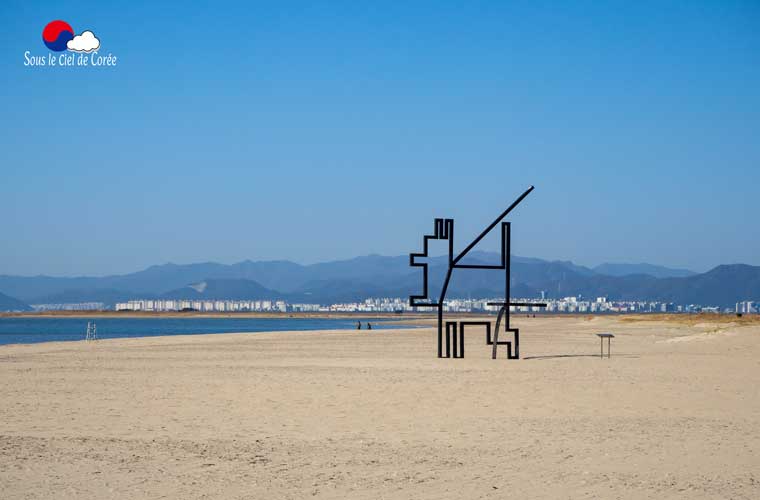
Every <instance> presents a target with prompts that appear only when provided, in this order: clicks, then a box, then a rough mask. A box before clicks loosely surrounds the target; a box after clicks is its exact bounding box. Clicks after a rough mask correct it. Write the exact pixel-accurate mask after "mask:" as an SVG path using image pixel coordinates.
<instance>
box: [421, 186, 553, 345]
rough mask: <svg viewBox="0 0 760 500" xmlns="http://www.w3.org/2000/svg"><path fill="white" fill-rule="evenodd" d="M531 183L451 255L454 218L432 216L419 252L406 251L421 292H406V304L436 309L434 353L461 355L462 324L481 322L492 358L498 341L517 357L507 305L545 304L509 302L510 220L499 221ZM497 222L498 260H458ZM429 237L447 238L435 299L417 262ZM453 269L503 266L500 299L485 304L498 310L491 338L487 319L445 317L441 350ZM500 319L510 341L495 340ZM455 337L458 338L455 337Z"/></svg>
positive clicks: (515, 335)
mask: <svg viewBox="0 0 760 500" xmlns="http://www.w3.org/2000/svg"><path fill="white" fill-rule="evenodd" d="M533 189H534V186H530V187H529V188H528V189H527V190H525V192H524V193H522V194H521V195H520V196H519V197H518V198H517V199H516V200H515V201H514V202H512V204H511V205H509V206H508V207H507V209H506V210H504V211H503V212H502V213H501V214H500V215H499V216H498V217H496V219H495V220H494V221H493V222H492V223H491V224H489V225H488V226H486V228H485V229H484V230H483V231H482V232H481V233H480V234H479V235H478V236H477V237H476V238H475V239H474V240H472V242H470V244H469V245H467V246H466V247H465V249H464V250H462V251H461V252H460V253H459V254H457V255H456V256H454V219H435V220H434V223H433V234H427V235H424V236H423V239H422V252H420V253H411V254H409V265H410V266H412V267H421V268H422V293H421V294H419V295H410V296H409V304H410V305H411V306H412V307H429V308H433V309H436V310H437V312H438V357H439V358H444V357H445V358H450V357H452V354H453V357H454V358H463V357H464V327H465V326H471V327H472V326H484V327H485V329H486V344H488V345H493V349H492V354H491V356H492V358H493V359H496V349H497V347H498V346H500V345H505V346H506V347H507V359H520V330H519V329H518V328H512V327H511V325H510V307H511V306H523V305H528V306H534V307H546V304H543V303H538V302H535V303H534V302H519V303H518V302H511V301H510V287H511V249H512V240H511V238H512V224H511V223H510V222H502V221H503V219H504V218H505V217H506V216H507V215H509V213H510V212H512V210H514V209H515V207H517V205H519V204H520V203H521V202H522V201H523V200H524V199H525V197H527V196H528V195H529V194H530V193H531V191H533ZM500 222H501V259H500V262H499V264H494V265H487V264H460V261H461V260H462V259H463V258H464V257H465V256H466V255H467V254H468V253H469V252H470V250H472V249H473V248H474V247H475V246H476V245H477V244H478V243H479V242H480V241H481V240H482V239H483V238H485V237H486V236H487V235H488V233H490V232H491V231H492V230H493V229H494V228H496V226H498V225H499V223H500ZM430 240H446V241H447V242H448V259H447V264H448V265H447V270H446V277H445V278H444V281H443V286H442V287H441V293H440V295H439V296H438V299H437V300H434V299H433V298H431V297H430V294H429V289H428V286H429V281H428V264H427V262H421V261H422V259H424V258H426V257H428V246H429V242H430ZM454 269H462V270H467V269H497V270H501V269H503V270H504V302H489V303H488V305H496V306H500V307H499V313H498V316H497V319H496V327H495V328H494V331H493V339H491V322H490V321H459V322H457V321H446V323H445V339H446V345H445V350H444V321H443V304H444V301H445V300H446V292H447V290H448V287H449V282H450V281H451V275H452V273H453V272H454ZM502 321H503V323H504V333H512V334H513V339H514V343H512V342H511V341H500V340H499V329H500V326H501V324H502ZM457 337H458V338H457Z"/></svg>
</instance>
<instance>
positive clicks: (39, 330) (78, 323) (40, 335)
mask: <svg viewBox="0 0 760 500" xmlns="http://www.w3.org/2000/svg"><path fill="white" fill-rule="evenodd" d="M87 321H88V320H87V319H82V318H0V345H2V344H30V343H35V342H58V341H62V340H83V339H84V336H85V332H86V331H87ZM90 321H93V320H92V319H90ZM94 321H95V323H96V324H97V328H98V338H101V339H117V338H125V337H155V336H158V335H193V334H203V333H233V332H276V331H286V330H344V329H354V328H356V322H357V321H361V322H362V328H366V323H367V320H366V319H364V318H351V319H322V318H317V319H313V318H99V319H95V320H94ZM370 322H371V323H372V328H373V329H382V328H392V327H393V322H389V323H381V322H375V321H372V320H371V321H370Z"/></svg>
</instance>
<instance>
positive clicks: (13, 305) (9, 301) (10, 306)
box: [0, 293, 32, 311]
mask: <svg viewBox="0 0 760 500" xmlns="http://www.w3.org/2000/svg"><path fill="white" fill-rule="evenodd" d="M31 309H32V308H31V307H29V306H28V305H26V304H24V303H23V302H21V301H20V300H18V299H14V298H13V297H8V296H7V295H5V294H2V293H0V311H30V310H31Z"/></svg>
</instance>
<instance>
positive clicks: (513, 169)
mask: <svg viewBox="0 0 760 500" xmlns="http://www.w3.org/2000/svg"><path fill="white" fill-rule="evenodd" d="M189 4H190V2H176V3H175V4H173V5H172V4H169V3H165V2H161V5H158V3H154V2H146V3H145V4H142V5H141V4H140V3H139V2H135V1H128V2H102V1H98V2H66V1H60V0H59V1H56V2H37V1H35V2H28V1H23V2H13V1H8V0H5V1H3V2H2V3H1V4H0V18H1V19H3V21H4V23H3V25H4V27H3V30H2V31H0V46H1V47H2V48H0V54H2V57H1V58H0V110H1V111H2V118H3V119H2V122H1V123H0V151H1V153H0V154H1V155H2V156H0V273H5V274H39V273H44V274H53V275H79V274H95V275H102V274H109V273H122V272H131V271H135V270H139V269H141V268H144V267H146V266H148V265H151V264H160V263H165V262H175V263H190V262H199V261H210V260H211V261H219V262H226V263H231V262H236V261H240V260H244V259H253V260H259V259H290V260H294V261H297V262H302V263H309V262H316V261H323V260H333V259H337V258H346V257H352V256H356V255H365V254H369V253H379V254H384V255H400V254H404V253H408V252H410V251H416V250H417V249H418V247H419V245H420V244H421V236H422V233H423V232H424V231H429V230H431V229H432V218H433V217H434V216H447V217H455V218H456V233H457V237H458V242H457V245H456V246H457V247H458V248H459V249H461V248H462V247H463V246H464V245H465V244H466V243H467V242H468V241H469V239H471V238H472V237H474V236H475V234H476V233H477V232H478V231H479V230H480V228H481V227H482V226H484V225H486V224H487V223H489V222H490V221H491V219H492V218H493V217H494V216H495V215H496V214H498V213H499V212H500V211H501V210H502V209H503V208H505V207H506V205H508V204H509V203H510V202H511V201H512V199H513V198H515V197H516V196H517V195H518V194H519V193H520V192H522V191H523V190H524V189H525V188H526V187H527V186H529V185H530V184H534V185H535V186H536V190H535V192H534V193H533V194H532V195H531V196H530V197H528V199H527V200H526V201H525V202H524V203H523V205H521V206H520V207H519V208H518V210H517V211H516V212H515V216H514V218H513V219H512V220H513V222H514V228H513V235H514V236H513V238H514V245H513V248H514V252H515V253H516V254H518V255H524V256H531V257H540V258H547V259H569V260H573V261H574V262H576V263H579V264H584V265H596V264H599V263H601V262H605V261H611V262H650V263H654V264H663V265H670V266H685V267H689V268H692V269H694V270H697V271H703V270H707V269H709V268H711V267H713V266H715V265H718V264H721V263H736V262H743V263H748V264H754V265H760V230H758V227H760V222H759V221H760V3H758V2H757V1H745V2H735V1H728V0H727V1H717V0H716V1H710V2H701V1H693V0H692V1H683V2H667V1H656V2H647V1H636V2H631V1H621V2H602V1H589V2H538V1H526V2H509V1H504V0H502V1H495V2H444V1H440V0H438V1H429V2H411V1H404V2H371V3H370V2H356V1H347V2H338V1H332V2H267V3H259V2H250V1H246V2H208V4H207V5H205V6H201V7H195V6H192V7H191V6H189ZM54 19H62V20H64V21H67V22H68V23H69V24H70V25H71V26H72V27H73V28H74V30H75V31H76V32H77V33H80V32H81V31H83V30H87V29H89V30H91V31H93V32H94V33H95V35H96V36H97V37H98V38H99V39H100V41H101V48H100V50H99V54H100V55H107V54H108V53H109V52H110V53H112V54H114V55H116V56H117V58H118V59H117V66H116V67H114V68H102V67H101V68H91V67H88V68H78V67H75V68H61V67H53V68H51V67H25V66H24V53H25V52H26V51H30V53H31V54H33V55H47V54H48V53H49V51H48V49H47V48H46V47H45V46H44V45H43V42H42V30H43V28H44V27H45V25H46V24H47V23H48V22H49V21H52V20H54ZM485 249H488V248H487V247H486V248H485Z"/></svg>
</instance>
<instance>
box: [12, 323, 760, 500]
mask: <svg viewBox="0 0 760 500" xmlns="http://www.w3.org/2000/svg"><path fill="white" fill-rule="evenodd" d="M515 323H516V324H517V326H519V327H520V328H522V332H521V333H522V337H521V340H522V346H521V351H522V355H523V357H524V359H522V360H519V361H511V360H509V361H508V360H506V359H498V360H496V361H494V360H491V359H490V348H489V347H488V346H486V345H485V342H484V333H483V332H482V331H480V330H478V329H477V328H473V330H472V331H471V332H470V331H469V330H468V333H467V340H466V355H467V357H466V358H465V359H437V358H436V356H435V350H436V345H435V333H434V330H433V329H432V328H421V329H399V330H374V331H372V332H368V331H366V330H362V331H325V332H292V333H291V332H288V333H283V332H280V333H266V334H224V335H198V336H178V337H159V338H141V339H118V340H100V341H97V342H91V343H85V342H70V343H48V344H36V345H15V346H0V382H1V383H0V498H3V499H22V498H23V499H32V498H98V499H103V498H130V499H132V498H182V499H188V498H233V499H236V498H250V499H285V498H294V499H296V498H299V499H300V498H312V497H315V498H351V499H383V498H388V499H402V498H403V499H475V498H517V499H525V498H562V499H565V498H571V499H575V498H604V499H614V498H622V499H629V498H630V499H639V498H657V499H668V498H680V499H701V498H714V499H726V498H734V499H758V498H760V324H758V323H756V322H755V323H753V322H743V323H736V322H726V321H721V322H713V321H712V320H710V319H705V320H704V321H688V322H687V321H678V320H677V319H673V318H666V317H662V318H659V319H658V318H655V319H647V320H642V321H639V320H630V319H625V318H623V319H620V318H614V317H595V318H583V317H554V318H552V317H548V318H535V319H534V318H517V319H516V320H515ZM605 331H611V332H614V333H615V335H616V338H615V339H613V341H612V358H611V359H600V358H599V339H598V338H597V337H596V336H595V335H594V334H595V333H598V332H605ZM503 355H504V351H502V352H501V353H500V357H501V356H503Z"/></svg>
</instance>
